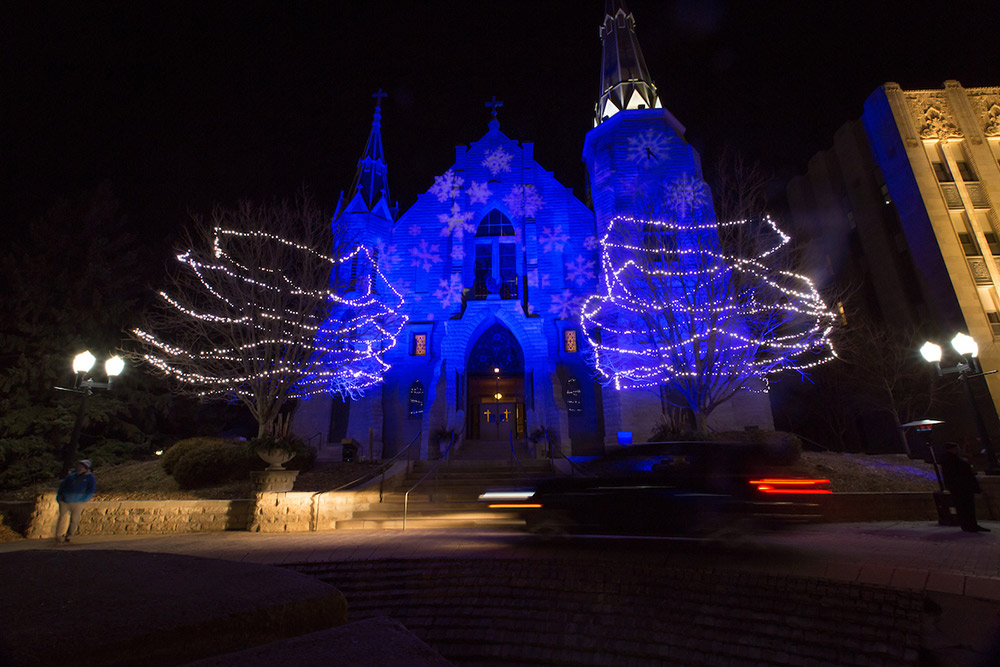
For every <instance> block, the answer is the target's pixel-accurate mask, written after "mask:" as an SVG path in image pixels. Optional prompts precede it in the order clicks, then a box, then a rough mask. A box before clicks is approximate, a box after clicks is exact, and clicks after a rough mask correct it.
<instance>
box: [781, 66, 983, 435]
mask: <svg viewBox="0 0 1000 667" xmlns="http://www.w3.org/2000/svg"><path fill="white" fill-rule="evenodd" d="M998 160H1000V88H996V87H989V88H964V87H962V85H961V84H960V83H959V82H958V81H946V82H945V83H944V87H943V88H942V89H934V90H903V89H902V88H901V87H900V86H899V85H898V84H895V83H887V84H885V85H884V86H882V87H880V88H879V89H877V90H876V91H875V92H873V93H872V94H871V95H870V96H869V98H868V99H867V101H866V102H865V106H864V114H863V116H862V117H861V119H860V120H856V121H851V122H849V123H847V124H845V125H844V126H843V127H841V128H840V129H839V130H838V131H837V133H836V136H835V137H834V144H833V147H832V148H831V149H830V150H827V151H823V152H821V153H819V154H817V155H816V156H814V157H813V158H812V160H810V162H809V169H808V172H807V173H806V174H805V175H804V176H802V177H799V178H797V179H794V180H793V181H791V182H790V183H789V186H788V201H789V206H790V209H791V212H792V218H793V221H794V229H795V230H796V233H797V237H798V238H800V239H802V238H805V239H808V241H809V243H808V246H807V249H806V251H805V252H806V255H807V263H808V264H809V265H811V266H812V267H815V268H816V269H817V270H816V273H815V276H814V277H816V278H817V279H819V281H820V282H821V283H827V284H831V283H835V282H840V283H842V284H848V283H849V284H851V286H852V288H853V289H856V290H860V291H861V295H862V299H861V300H862V301H863V302H864V303H866V304H867V307H868V308H869V309H870V310H872V311H873V312H874V313H875V316H876V317H877V318H878V319H879V320H880V321H882V322H886V323H890V324H891V325H892V326H894V327H896V328H898V329H903V328H904V327H909V328H912V329H914V330H916V331H919V332H920V333H921V334H923V335H924V336H926V337H928V338H931V339H935V340H936V341H937V342H938V343H940V344H941V345H942V346H943V347H945V348H946V354H947V351H948V350H949V349H950V345H949V344H948V341H949V340H950V338H951V337H952V336H953V335H954V334H955V333H956V332H958V331H962V332H966V333H968V334H969V335H971V336H972V337H973V338H974V339H975V340H976V341H977V342H978V344H979V356H980V359H981V362H982V365H983V367H984V368H986V369H996V368H1000V348H998V346H997V340H1000V292H998V288H1000V268H998V264H997V259H998V256H1000V208H998V207H1000V165H998ZM916 354H917V353H916V350H915V349H914V355H916ZM953 361H956V360H955V359H946V360H945V364H946V365H947V363H949V362H953ZM986 378H987V379H986V382H987V383H988V394H989V395H988V396H987V395H986V391H985V388H984V386H983V385H982V383H981V381H977V383H976V385H977V388H978V390H979V391H980V392H981V396H979V398H980V404H981V405H982V406H983V407H984V408H985V407H986V406H987V405H992V408H993V413H994V414H992V415H987V418H988V419H987V420H988V422H990V423H995V422H996V419H995V416H996V415H995V413H996V412H997V409H998V408H1000V377H998V376H997V375H989V376H986ZM927 416H943V415H927ZM954 419H955V420H956V421H958V420H967V419H968V416H963V415H962V414H961V413H960V412H959V413H957V414H955V415H954ZM965 430H966V431H971V430H970V429H968V428H966V429H965Z"/></svg>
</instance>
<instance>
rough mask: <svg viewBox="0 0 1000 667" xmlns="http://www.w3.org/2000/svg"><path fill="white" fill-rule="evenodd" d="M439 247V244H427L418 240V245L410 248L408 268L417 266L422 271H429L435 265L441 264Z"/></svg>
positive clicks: (422, 240) (425, 241)
mask: <svg viewBox="0 0 1000 667" xmlns="http://www.w3.org/2000/svg"><path fill="white" fill-rule="evenodd" d="M440 250H441V245H440V244H439V243H428V242H427V239H420V245H418V246H417V247H416V248H410V255H412V256H413V259H411V260H410V266H419V267H420V268H421V269H422V270H424V271H430V270H431V267H433V266H434V265H435V264H440V263H441V252H440Z"/></svg>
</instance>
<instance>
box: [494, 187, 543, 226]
mask: <svg viewBox="0 0 1000 667" xmlns="http://www.w3.org/2000/svg"><path fill="white" fill-rule="evenodd" d="M503 202H504V203H505V204H507V210H508V211H510V217H512V218H514V219H515V220H518V219H520V218H533V217H535V213H537V212H538V211H539V210H540V209H541V208H542V207H543V206H545V201H544V200H543V199H542V196H541V195H540V194H538V191H537V190H536V189H535V186H534V185H531V184H530V183H529V184H528V185H515V186H514V187H512V188H511V189H510V193H509V194H508V195H507V196H506V197H504V198H503Z"/></svg>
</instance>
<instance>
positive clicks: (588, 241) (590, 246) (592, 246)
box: [583, 236, 599, 250]
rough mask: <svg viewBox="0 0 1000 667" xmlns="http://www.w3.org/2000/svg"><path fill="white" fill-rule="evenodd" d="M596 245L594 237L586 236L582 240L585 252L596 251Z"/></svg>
mask: <svg viewBox="0 0 1000 667" xmlns="http://www.w3.org/2000/svg"><path fill="white" fill-rule="evenodd" d="M598 245H599V244H598V242H597V237H596V236H588V237H587V238H585V239H584V240H583V247H584V248H586V249H587V250H597V246H598Z"/></svg>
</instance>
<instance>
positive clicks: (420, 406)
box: [409, 380, 424, 419]
mask: <svg viewBox="0 0 1000 667" xmlns="http://www.w3.org/2000/svg"><path fill="white" fill-rule="evenodd" d="M409 415H410V419H420V418H421V417H423V416H424V385H422V384H421V383H420V380H414V382H413V384H411V385H410V410H409Z"/></svg>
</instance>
